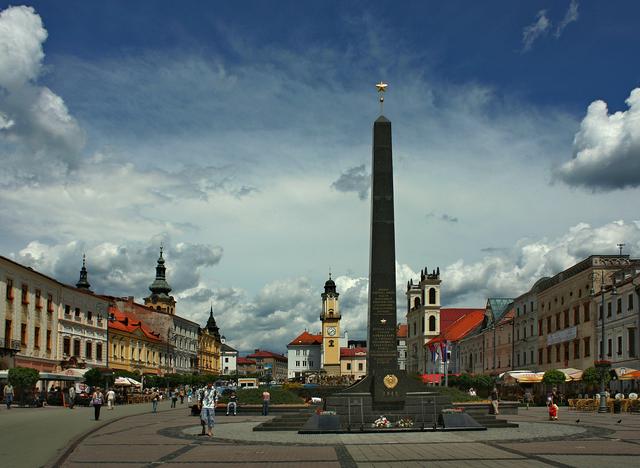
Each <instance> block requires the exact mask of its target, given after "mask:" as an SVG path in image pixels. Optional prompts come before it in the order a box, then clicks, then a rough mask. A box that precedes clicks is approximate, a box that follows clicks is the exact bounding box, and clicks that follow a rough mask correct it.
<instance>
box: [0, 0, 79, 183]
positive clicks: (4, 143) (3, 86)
mask: <svg viewBox="0 0 640 468" xmlns="http://www.w3.org/2000/svg"><path fill="white" fill-rule="evenodd" d="M46 39H47V31H46V30H45V29H44V27H43V25H42V21H41V19H40V16H38V15H37V14H36V12H35V10H34V9H33V8H30V7H24V6H21V7H9V8H7V9H5V10H3V11H2V12H0V130H2V131H1V132H0V156H2V157H3V159H4V160H5V162H4V166H5V171H3V176H2V177H1V178H0V184H2V185H6V184H24V183H28V182H41V181H46V180H47V179H48V177H47V176H52V175H53V176H61V175H63V174H64V173H65V171H67V170H69V169H73V168H75V167H76V166H77V164H78V161H79V157H80V152H81V150H82V148H83V146H84V143H85V136H84V132H83V131H82V129H81V128H80V126H79V125H78V123H77V121H76V120H75V118H73V117H72V116H71V115H70V113H69V110H68V109H67V106H66V105H65V103H64V101H63V100H62V98H61V97H60V96H58V95H56V94H55V93H54V92H53V91H51V89H49V88H47V87H42V86H39V85H38V84H37V81H38V78H39V76H40V73H41V69H42V61H43V59H44V52H43V48H42V45H43V43H44V41H45V40H46ZM34 166H36V167H38V169H39V171H38V172H35V173H34V172H33V171H32V168H33V167H34Z"/></svg>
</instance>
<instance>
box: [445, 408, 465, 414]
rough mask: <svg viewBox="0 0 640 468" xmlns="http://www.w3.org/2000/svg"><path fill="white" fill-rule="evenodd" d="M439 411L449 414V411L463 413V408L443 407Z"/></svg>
mask: <svg viewBox="0 0 640 468" xmlns="http://www.w3.org/2000/svg"><path fill="white" fill-rule="evenodd" d="M441 413H443V414H451V413H464V408H444V409H443V410H442V411H441Z"/></svg>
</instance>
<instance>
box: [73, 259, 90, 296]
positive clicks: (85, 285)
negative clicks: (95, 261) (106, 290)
mask: <svg viewBox="0 0 640 468" xmlns="http://www.w3.org/2000/svg"><path fill="white" fill-rule="evenodd" d="M76 288H78V289H86V290H87V291H90V290H91V285H90V284H89V277H88V275H87V263H86V257H85V255H84V254H82V268H81V269H80V279H79V280H78V282H77V283H76Z"/></svg>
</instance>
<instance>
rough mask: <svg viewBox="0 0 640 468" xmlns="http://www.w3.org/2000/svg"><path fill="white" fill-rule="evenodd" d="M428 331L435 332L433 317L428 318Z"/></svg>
mask: <svg viewBox="0 0 640 468" xmlns="http://www.w3.org/2000/svg"><path fill="white" fill-rule="evenodd" d="M429 331H436V318H435V316H433V315H432V316H431V317H429Z"/></svg>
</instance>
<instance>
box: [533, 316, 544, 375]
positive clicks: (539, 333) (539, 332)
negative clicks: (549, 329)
mask: <svg viewBox="0 0 640 468" xmlns="http://www.w3.org/2000/svg"><path fill="white" fill-rule="evenodd" d="M532 326H533V325H532ZM538 336H542V319H540V320H538ZM540 364H542V363H540Z"/></svg>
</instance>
